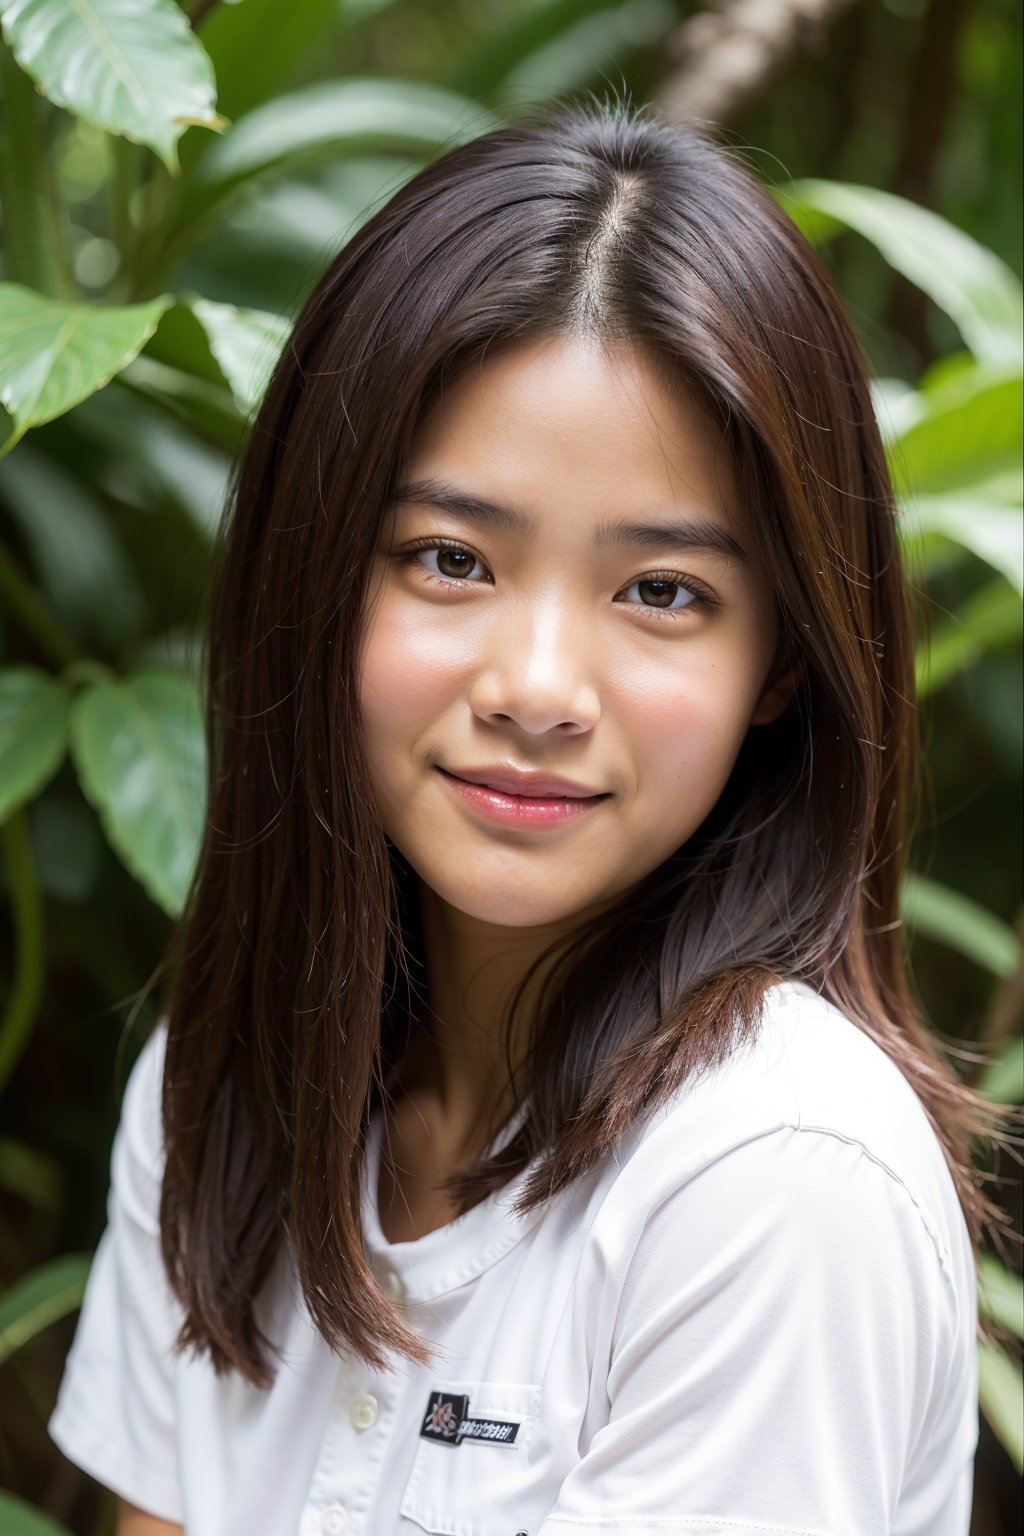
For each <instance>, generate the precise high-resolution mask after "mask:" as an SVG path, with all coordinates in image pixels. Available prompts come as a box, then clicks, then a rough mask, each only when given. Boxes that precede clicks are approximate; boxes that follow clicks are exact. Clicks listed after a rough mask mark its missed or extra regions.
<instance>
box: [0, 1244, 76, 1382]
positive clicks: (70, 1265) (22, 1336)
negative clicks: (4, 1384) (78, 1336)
mask: <svg viewBox="0 0 1024 1536" xmlns="http://www.w3.org/2000/svg"><path fill="white" fill-rule="evenodd" d="M91 1263H92V1257H91V1255H90V1254H87V1253H68V1254H64V1255H63V1257H61V1258H59V1259H51V1260H50V1261H49V1263H47V1264H41V1265H40V1266H39V1268H38V1269H33V1270H32V1271H31V1273H30V1274H27V1275H23V1276H22V1278H21V1279H20V1280H16V1281H15V1282H14V1284H13V1285H12V1286H11V1287H10V1289H9V1290H6V1291H5V1292H4V1293H3V1295H2V1296H0V1364H2V1363H3V1361H5V1360H6V1359H7V1358H8V1356H9V1355H12V1354H13V1353H14V1351H15V1350H16V1349H20V1348H21V1346H22V1345H23V1344H25V1343H27V1342H28V1340H29V1339H31V1338H34V1337H35V1335H36V1334H37V1333H41V1332H42V1331H43V1329H44V1328H48V1327H49V1326H50V1324H51V1323H55V1322H56V1321H57V1319H58V1318H59V1317H66V1316H67V1314H68V1313H69V1312H75V1311H77V1309H78V1308H79V1307H80V1306H81V1305H82V1294H83V1292H84V1291H85V1282H86V1278H87V1276H88V1274H89V1266H90V1264H91Z"/></svg>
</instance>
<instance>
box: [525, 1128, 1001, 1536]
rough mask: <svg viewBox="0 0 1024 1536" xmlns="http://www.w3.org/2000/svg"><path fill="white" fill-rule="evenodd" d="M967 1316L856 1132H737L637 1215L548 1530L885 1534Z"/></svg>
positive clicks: (916, 1221) (549, 1534)
mask: <svg viewBox="0 0 1024 1536" xmlns="http://www.w3.org/2000/svg"><path fill="white" fill-rule="evenodd" d="M961 1322H962V1317H961V1305H960V1302H959V1301H958V1298H957V1296H956V1294H955V1292H954V1289H953V1285H952V1281H951V1278H950V1273H949V1270H948V1267H947V1265H946V1263H945V1262H944V1259H943V1255H942V1252H941V1250H940V1249H939V1248H938V1247H937V1246H936V1243H935V1241H934V1240H933V1236H932V1232H931V1231H930V1229H929V1226H928V1225H927V1223H926V1222H925V1220H923V1219H922V1213H921V1211H920V1210H919V1209H918V1207H917V1205H916V1204H915V1202H914V1200H913V1199H912V1198H911V1196H910V1193H909V1191H908V1190H907V1188H906V1186H905V1185H904V1184H903V1183H902V1182H901V1181H900V1180H899V1179H898V1178H896V1177H895V1176H894V1175H893V1174H891V1173H890V1172H889V1171H888V1170H887V1169H886V1168H885V1167H883V1166H881V1165H880V1164H879V1163H878V1162H876V1161H875V1160H874V1159H873V1158H872V1157H871V1156H870V1155H869V1154H868V1153H867V1152H866V1151H865V1149H864V1148H863V1147H862V1146H861V1145H860V1143H856V1142H851V1141H848V1140H846V1139H844V1138H842V1137H840V1136H838V1135H836V1134H834V1133H831V1132H828V1131H818V1130H809V1129H798V1128H796V1127H786V1128H782V1129H778V1130H775V1131H773V1132H771V1133H766V1134H764V1135H762V1136H759V1137H757V1138H754V1139H752V1140H750V1141H749V1142H745V1143H743V1144H742V1145H740V1146H737V1147H736V1148H734V1149H732V1150H731V1151H729V1152H728V1153H726V1154H724V1155H722V1156H720V1157H719V1158H718V1159H717V1161H715V1162H713V1163H711V1164H709V1165H707V1166H706V1167H704V1168H703V1169H702V1170H701V1171H700V1172H698V1173H697V1174H696V1175H695V1176H694V1177H692V1178H691V1179H689V1180H688V1181H687V1182H686V1183H685V1184H684V1185H682V1186H679V1187H676V1188H675V1189H673V1190H672V1192H671V1194H670V1195H669V1196H668V1198H666V1199H665V1200H664V1201H663V1202H662V1203H661V1204H660V1205H659V1206H658V1207H657V1208H656V1209H655V1210H653V1211H652V1213H651V1215H650V1216H649V1218H648V1219H647V1221H646V1222H645V1224H644V1225H643V1227H642V1230H641V1232H640V1236H639V1238H638V1240H637V1243H636V1246H635V1249H634V1251H633V1253H632V1255H631V1258H630V1261H629V1266H628V1271H627V1273H626V1276H625V1279H624V1282H623V1285H622V1289H621V1291H620V1293H619V1305H618V1311H617V1315H616V1318H615V1323H614V1327H613V1329H612V1330H611V1334H610V1337H611V1341H612V1342H611V1349H610V1356H611V1358H610V1364H609V1371H608V1387H607V1395H608V1400H609V1404H610V1413H609V1419H608V1422H607V1423H606V1424H602V1426H601V1427H600V1428H599V1429H598V1430H597V1431H596V1432H595V1433H594V1435H593V1436H592V1438H591V1440H590V1443H589V1445H588V1446H587V1448H586V1450H585V1453H584V1454H583V1455H582V1457H581V1459H580V1461H579V1462H578V1464H577V1465H576V1466H575V1467H574V1468H573V1470H572V1471H571V1472H570V1473H569V1475H568V1476H567V1477H566V1479H565V1480H564V1481H563V1484H562V1487H561V1489H560V1493H559V1497H558V1500H557V1503H556V1506H555V1508H554V1509H553V1510H552V1512H551V1514H550V1515H549V1516H548V1518H547V1519H546V1520H545V1522H544V1523H543V1525H542V1527H541V1530H540V1533H539V1536H569V1533H571V1532H574V1533H582V1532H584V1531H586V1532H591V1533H597V1532H600V1533H603V1536H637V1533H638V1532H643V1531H649V1532H655V1531H657V1532H663V1533H665V1536H669V1533H673V1536H674V1533H687V1536H689V1533H691V1532H692V1533H694V1536H697V1533H699V1536H744V1533H754V1532H757V1533H771V1536H867V1533H869V1532H870V1533H872V1536H875V1533H878V1536H881V1533H882V1532H886V1531H889V1530H891V1529H892V1528H893V1526H892V1522H893V1515H894V1512H895V1510H896V1507H897V1503H898V1501H899V1496H900V1492H901V1488H902V1487H903V1481H904V1476H905V1474H906V1473H907V1471H908V1467H909V1464H910V1461H911V1458H912V1455H913V1451H914V1448H915V1445H916V1444H918V1443H919V1436H920V1432H921V1428H922V1425H923V1423H924V1422H925V1419H926V1416H927V1415H928V1414H929V1413H932V1412H934V1411H935V1404H936V1402H939V1401H943V1400H944V1397H945V1394H946V1392H947V1389H948V1386H949V1382H948V1380H947V1378H948V1377H949V1376H950V1372H951V1365H950V1362H951V1360H952V1359H953V1358H954V1356H956V1355H957V1351H958V1348H959V1346H958V1330H959V1329H960V1327H961ZM973 1333H974V1329H973V1323H972V1324H971V1327H970V1336H971V1339H972V1340H973ZM961 1343H962V1341H961ZM925 1528H926V1527H925V1526H923V1525H922V1527H921V1529H925ZM927 1528H928V1529H932V1527H931V1526H928V1527H927ZM915 1529H916V1527H915Z"/></svg>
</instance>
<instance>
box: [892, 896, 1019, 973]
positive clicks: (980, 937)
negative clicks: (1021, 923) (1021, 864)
mask: <svg viewBox="0 0 1024 1536" xmlns="http://www.w3.org/2000/svg"><path fill="white" fill-rule="evenodd" d="M901 911H902V914H903V920H904V922H906V923H907V925H908V926H909V927H910V928H912V929H913V930H914V932H915V933H920V934H924V935H925V937H926V938H929V939H936V940H938V942H939V943H940V944H946V945H948V946H949V948H950V949H955V950H956V952H957V953H958V954H960V955H966V956H967V957H968V959H970V960H973V961H975V963H976V964H977V965H980V966H982V968H983V969H984V970H986V971H991V972H992V974H993V975H994V976H1003V977H1005V976H1012V975H1013V973H1014V972H1015V971H1016V970H1017V968H1018V967H1019V965H1020V964H1021V946H1020V942H1019V940H1018V938H1017V935H1016V934H1015V933H1014V931H1013V929H1012V928H1011V927H1010V926H1009V925H1008V924H1007V923H1004V922H1003V921H1002V919H1001V918H999V917H996V916H995V914H994V913H992V912H989V911H987V910H986V909H985V908H984V907H981V906H979V905H978V903H977V902H976V901H972V900H971V899H970V897H969V896H964V895H962V894H961V892H960V891H954V890H950V888H949V887H948V886H945V885H939V884H938V883H937V882H936V881H934V880H926V879H925V878H924V876H923V875H913V874H908V875H906V876H905V878H904V881H903V891H902V899H901Z"/></svg>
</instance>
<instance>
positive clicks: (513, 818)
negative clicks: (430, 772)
mask: <svg viewBox="0 0 1024 1536" xmlns="http://www.w3.org/2000/svg"><path fill="white" fill-rule="evenodd" d="M438 773H439V774H440V775H441V777H442V779H443V780H444V781H445V783H446V784H447V785H448V786H449V788H450V789H451V790H452V791H453V792H454V793H455V794H456V795H458V797H459V799H460V800H462V801H463V802H464V803H465V804H467V805H470V806H472V807H473V809H474V810H475V811H480V812H482V813H483V815H485V816H488V817H490V819H491V820H492V821H500V822H502V823H504V825H505V826H507V827H563V826H565V825H566V823H567V822H570V821H579V819H580V817H581V816H586V814H587V812H588V811H592V810H594V808H595V807H596V806H598V805H600V804H601V803H602V801H604V800H607V798H608V796H607V795H588V796H586V798H584V799H579V800H560V799H557V798H552V799H547V798H545V799H541V798H540V797H539V796H531V795H509V794H506V793H505V792H504V791H503V790H500V789H490V788H489V787H488V786H487V785H486V784H470V783H469V781H468V780H467V779H457V778H456V777H455V776H454V774H451V773H446V772H445V771H444V769H443V768H439V769H438Z"/></svg>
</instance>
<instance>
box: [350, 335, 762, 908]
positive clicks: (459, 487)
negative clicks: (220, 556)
mask: <svg viewBox="0 0 1024 1536" xmlns="http://www.w3.org/2000/svg"><path fill="white" fill-rule="evenodd" d="M751 535H752V529H751V526H750V522H749V514H748V509H747V508H745V507H744V506H742V505H741V503H740V500H739V497H738V495H737V491H736V487H735V483H734V480H733V476H732V474H731V471H730V465H729V462H728V457H727V454H726V450H725V447H724V444H723V442H722V435H721V429H720V428H719V427H718V426H717V425H715V424H714V423H713V422H712V420H711V419H710V418H709V417H708V416H707V415H706V414H705V412H704V410H703V409H702V408H701V407H700V406H699V404H698V403H697V402H696V400H694V399H692V398H687V397H686V396H685V395H683V394H681V393H680V391H679V389H678V388H671V387H670V386H669V385H668V384H667V383H666V382H665V381H664V380H663V379H662V377H661V375H660V374H659V373H658V372H657V371H656V370H655V369H654V368H653V367H652V366H651V365H650V364H649V363H648V362H647V361H646V359H645V358H644V357H643V356H642V355H641V354H640V353H639V352H637V351H636V350H634V349H632V348H629V347H627V346H625V345H624V344H620V345H618V346H616V347H615V348H613V349H611V355H610V356H609V355H607V354H606V352H605V351H603V350H602V349H601V348H600V347H599V346H598V345H597V344H595V343H594V342H592V341H589V340H585V339H571V340H569V339H556V340H550V341H544V342H532V341H531V342H529V343H525V342H524V343H522V344H521V345H520V346H519V347H517V348H516V349H515V350H513V351H509V352H505V353H504V354H502V355H501V356H500V357H495V358H491V359H485V361H484V364H483V365H482V367H481V368H480V369H479V370H478V371H476V372H469V373H468V374H466V375H464V376H463V377H462V378H461V379H460V380H459V382H458V383H457V384H456V385H455V386H453V387H452V388H450V389H449V390H448V391H447V393H446V394H444V396H443V397H442V398H441V400H440V401H439V402H438V404H437V405H435V407H434V409H433V411H432V412H431V413H430V414H429V415H428V417H427V418H426V420H425V421H424V423H423V424H422V426H421V429H420V431H419V433H418V436H417V439H416V442H415V445H414V450H413V453H412V458H411V462H410V464H409V466H408V472H407V473H406V474H405V475H404V476H403V477H402V482H401V488H400V491H399V495H398V497H397V500H396V505H395V507H394V510H393V517H392V519H391V520H390V522H389V523H388V525H387V526H386V527H385V531H384V536H383V538H382V541H381V546H380V550H379V553H378V556H377V570H376V577H377V584H376V586H375V589H374V595H373V598H372V601H371V607H370V612H369V616H368V621H367V630H366V635H365V639H364V649H363V655H362V672H361V686H360V703H361V712H362V721H363V730H364V737H365V744H366V752H367V757H368V762H369V767H370V773H371V777H372V782H373V788H374V794H375V797H376V803H377V808H378V811H379V814H380V816H381V818H382V821H383V825H384V829H385V831H386V832H387V834H388V836H389V837H390V838H391V839H392V840H393V842H394V843H395V844H396V845H397V847H398V848H399V850H400V851H401V852H402V854H404V856H405V858H406V859H407V860H408V861H409V863H410V864H411V865H412V867H413V868H414V869H415V870H416V872H417V873H418V875H419V876H420V878H421V879H422V880H423V881H424V882H425V883H426V885H427V886H428V887H429V888H430V889H431V890H432V891H433V892H434V893H435V894H436V895H437V896H438V897H439V898H440V899H441V901H442V902H444V903H446V904H447V905H449V906H450V907H453V908H455V909H456V910H457V911H459V912H461V913H464V914H466V915H467V916H470V917H473V918H476V919H478V920H480V921H482V922H486V923H488V924H496V925H500V926H505V927H515V928H525V927H533V926H537V925H541V924H550V923H557V922H559V921H562V922H564V921H566V920H567V919H572V918H574V917H580V918H583V917H584V916H586V915H587V914H588V913H589V912H590V911H592V910H593V911H596V910H597V909H598V908H600V907H601V906H603V905H605V904H607V903H608V902H610V901H611V900H613V899H614V898H615V897H617V896H619V895H620V894H622V893H623V892H624V891H625V890H627V889H628V888H629V887H630V886H632V885H633V884H635V883H636V882H637V881H640V880H642V879H643V878H644V876H646V875H647V874H649V873H650V872H651V871H652V870H653V869H655V868H656V867H657V866H658V865H659V864H661V863H662V862H663V860H664V859H666V858H667V857H668V856H669V855H670V854H671V853H672V852H673V851H674V850H675V849H677V848H678V847H679V846H680V845H681V844H682V843H684V842H686V840H687V838H689V837H690V835H691V834H692V833H693V832H694V831H695V830H696V828H697V827H698V826H699V825H700V823H701V822H702V821H703V820H704V818H705V817H706V816H707V815H708V813H709V811H710V810H711V809H712V807H713V806H714V804H715V802H716V801H717V799H718V797H719V795H720V794H721V792H722V789H723V787H724V786H725V783H726V780H727V779H728V777H729V774H730V771H731V769H732V766H733V763H734V762H735V760H736V756H737V753H738V752H739V749H740V745H741V743H742V741H743V738H744V737H745V735H746V733H747V731H748V730H749V729H750V727H751V726H752V725H757V724H761V723H764V722H766V721H769V720H772V719H774V718H775V716H776V715H778V714H779V713H781V711H782V709H783V708H784V707H785V705H786V703H787V702H788V700H789V697H790V694H791V692H792V688H791V686H790V685H789V684H788V683H787V682H786V681H784V680H783V681H780V682H774V681H769V680H768V679H769V672H770V669H771V667H772V660H773V657H774V654H775V648H776V642H777V638H778V636H777V625H776V616H775V603H774V596H773V592H772V588H771V586H770V584H769V581H768V578H767V575H766V573H765V570H764V568H763V565H762V563H761V561H760V560H759V558H758V555H757V552H756V548H755V543H754V540H753V538H752V536H751Z"/></svg>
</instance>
